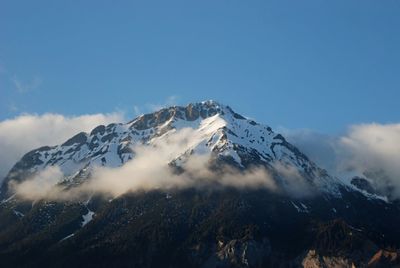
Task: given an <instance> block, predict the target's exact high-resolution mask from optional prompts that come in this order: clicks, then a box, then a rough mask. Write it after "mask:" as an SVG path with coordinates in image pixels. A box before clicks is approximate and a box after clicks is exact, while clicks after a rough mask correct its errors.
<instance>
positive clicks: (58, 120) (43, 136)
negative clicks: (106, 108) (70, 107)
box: [0, 113, 123, 184]
mask: <svg viewBox="0 0 400 268" xmlns="http://www.w3.org/2000/svg"><path fill="white" fill-rule="evenodd" d="M122 120H123V116H122V114H119V113H112V114H92V115H80V116H70V117H68V116H63V115H60V114H43V115H31V114H25V115H20V116H17V117H15V118H13V119H8V120H4V121H0V152H1V154H0V184H1V182H2V179H3V178H4V177H5V176H6V174H7V172H8V171H9V170H10V169H11V167H12V166H13V165H14V164H15V163H16V162H17V161H18V160H19V159H20V158H21V157H22V156H23V155H24V154H25V153H27V152H28V151H30V150H33V149H35V148H38V147H40V146H44V145H56V144H60V143H62V142H64V141H66V140H67V139H69V138H70V137H71V136H73V135H75V134H76V133H78V132H81V131H90V130H91V129H93V128H94V127H96V126H98V125H101V124H103V125H106V124H110V123H115V122H121V121H122Z"/></svg>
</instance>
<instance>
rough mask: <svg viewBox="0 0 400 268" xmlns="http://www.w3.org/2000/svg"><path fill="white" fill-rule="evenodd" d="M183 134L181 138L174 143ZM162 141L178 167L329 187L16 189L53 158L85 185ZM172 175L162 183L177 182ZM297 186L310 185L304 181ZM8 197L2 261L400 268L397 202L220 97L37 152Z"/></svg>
mask: <svg viewBox="0 0 400 268" xmlns="http://www.w3.org/2000/svg"><path fill="white" fill-rule="evenodd" d="M44 131H45V130H44ZM182 133H184V134H185V135H183V136H182V135H178V134H182ZM175 136H179V137H181V138H182V137H183V141H180V142H179V144H174V142H173V141H176V140H173V139H172V142H171V138H172V137H175ZM160 144H164V145H166V148H167V149H168V148H171V150H170V152H169V154H168V157H167V158H166V159H165V161H166V163H165V164H166V166H167V167H168V168H171V169H173V170H175V169H179V168H182V167H183V168H185V163H187V162H189V161H190V160H191V159H193V158H194V157H195V156H197V155H201V156H206V157H208V159H209V160H210V163H212V164H214V165H213V166H214V167H215V168H218V167H221V165H227V166H229V167H230V168H232V169H233V170H234V171H235V172H238V173H240V172H246V171H248V170H251V169H252V168H253V167H262V168H263V169H265V170H268V172H269V173H270V174H272V175H274V176H273V177H274V179H275V180H276V183H277V184H278V185H280V186H283V187H284V186H285V184H286V183H287V182H288V180H287V178H286V177H291V176H294V177H296V176H298V177H301V179H302V180H304V182H305V183H306V184H307V185H308V186H309V187H311V188H313V189H315V190H317V191H318V193H319V194H317V195H310V196H296V195H286V194H281V193H279V192H274V191H270V190H269V189H264V188H251V189H250V188H249V189H248V188H234V187H233V188H230V187H223V188H218V189H212V190H210V189H204V188H201V189H197V188H195V187H192V188H177V189H168V190H163V189H153V190H151V191H144V192H142V191H137V192H135V193H130V192H125V193H124V194H121V195H119V196H115V197H114V198H113V199H109V198H108V197H105V196H103V195H101V194H98V195H96V194H95V195H91V196H90V198H89V199H85V200H84V201H82V200H74V199H67V200H66V199H60V200H58V199H55V200H54V199H51V200H47V199H45V198H44V199H42V200H34V201H32V200H22V199H19V198H18V197H15V196H14V195H13V194H14V192H13V189H12V188H8V185H9V183H11V182H24V181H27V180H29V178H31V177H32V176H33V175H35V174H38V173H40V172H41V171H44V170H46V169H47V168H49V167H54V166H56V167H59V169H60V171H61V172H62V174H63V176H62V177H61V178H60V181H58V183H61V184H62V185H66V187H70V186H76V185H78V186H79V185H81V183H83V182H87V181H88V180H90V178H91V175H92V174H93V172H95V170H96V169H97V168H98V167H106V168H111V169H114V168H117V170H118V167H121V169H122V168H124V167H126V166H127V165H129V164H131V163H132V162H133V161H135V159H137V158H138V157H139V153H140V148H142V147H144V148H149V149H150V150H152V149H154V150H156V149H157V148H159V147H160ZM172 148H173V149H172ZM150 162H151V161H150ZM148 168H149V169H151V168H154V167H152V166H151V165H150V166H149V167H148ZM282 169H283V170H284V172H282ZM288 171H289V172H288ZM171 174H172V173H171ZM171 174H166V175H165V178H163V179H165V180H167V181H168V180H169V179H170V178H169V177H168V176H170V175H171ZM218 178H219V177H218ZM43 186H44V185H39V186H38V187H43ZM291 187H292V188H299V189H301V187H302V185H301V182H300V181H297V180H294V183H292V185H291ZM0 200H1V201H0V260H1V261H2V265H3V264H4V265H5V266H4V267H38V266H39V267H71V266H74V267H110V266H114V267H161V266H162V267H354V265H356V267H369V266H368V265H369V263H373V265H375V266H370V267H379V265H383V266H382V267H396V265H399V263H400V258H398V257H396V256H398V254H399V253H398V251H397V250H396V249H398V248H400V229H399V228H398V226H399V225H400V204H399V202H398V201H393V202H389V201H388V200H386V199H384V198H382V197H379V196H378V195H376V193H375V192H374V191H373V189H371V187H370V185H369V184H367V182H366V181H364V180H363V179H362V178H357V179H354V180H353V181H352V182H351V183H350V182H345V181H342V180H339V179H337V178H335V177H332V176H330V175H329V174H328V173H327V172H326V171H325V170H323V169H321V168H319V167H318V166H317V165H316V164H315V163H313V162H312V161H310V159H308V158H307V156H306V155H304V154H303V153H302V152H301V151H299V150H298V149H297V148H296V147H295V146H293V145H292V144H290V143H289V142H287V141H286V140H285V138H284V137H283V136H282V135H280V134H278V133H275V132H274V131H273V130H272V129H271V128H270V127H269V126H266V125H262V124H259V123H257V122H255V121H253V120H250V119H247V118H245V117H243V116H241V115H239V114H238V113H236V112H234V111H233V110H232V109H231V108H230V107H229V106H225V105H222V104H220V103H218V102H215V101H205V102H199V103H191V104H189V105H187V106H185V107H182V106H173V107H168V108H165V109H161V110H159V111H156V112H154V113H150V114H145V115H142V116H139V117H137V118H135V119H134V120H132V121H130V122H127V123H115V124H110V125H108V126H102V125H101V126H98V127H96V128H94V129H93V130H92V131H91V132H90V133H83V132H82V133H79V134H77V135H75V136H74V137H72V138H70V139H69V140H67V141H66V142H64V143H63V144H61V145H56V146H45V147H41V148H38V149H35V150H33V151H31V152H28V153H27V154H26V155H24V156H23V157H22V159H21V160H20V161H18V162H17V163H16V164H15V165H14V167H13V168H12V169H11V171H10V172H9V174H8V175H7V177H6V178H5V180H4V183H3V185H2V188H1V192H0ZM387 256H390V258H388V257H387ZM393 256H395V257H393Z"/></svg>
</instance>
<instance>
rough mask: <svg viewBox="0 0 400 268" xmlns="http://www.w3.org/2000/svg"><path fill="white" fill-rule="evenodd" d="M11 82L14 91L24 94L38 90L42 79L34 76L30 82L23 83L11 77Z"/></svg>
mask: <svg viewBox="0 0 400 268" xmlns="http://www.w3.org/2000/svg"><path fill="white" fill-rule="evenodd" d="M11 81H12V82H13V84H14V86H15V89H16V90H17V91H18V92H19V93H26V92H29V91H32V90H34V89H36V88H38V87H39V86H40V85H41V84H42V79H41V78H40V77H38V76H34V77H33V78H32V79H31V80H30V81H28V82H24V81H22V80H21V79H19V78H18V77H17V76H16V75H14V76H13V77H11Z"/></svg>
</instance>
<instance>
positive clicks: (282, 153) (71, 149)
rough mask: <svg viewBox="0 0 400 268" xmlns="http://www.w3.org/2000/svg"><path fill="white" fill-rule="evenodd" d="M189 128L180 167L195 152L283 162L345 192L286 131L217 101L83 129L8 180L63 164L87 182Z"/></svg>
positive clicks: (33, 156)
mask: <svg viewBox="0 0 400 268" xmlns="http://www.w3.org/2000/svg"><path fill="white" fill-rule="evenodd" d="M186 128H188V129H191V130H193V133H192V135H191V136H190V138H189V141H188V142H186V144H185V146H182V148H180V150H179V151H178V152H176V155H173V156H172V158H171V159H169V161H171V163H173V164H175V165H179V162H180V161H185V158H187V157H190V155H193V154H202V155H204V154H209V155H210V157H213V158H214V159H216V160H217V161H222V162H224V163H229V164H231V165H233V166H235V167H236V168H238V169H246V168H248V167H250V166H257V165H262V166H265V167H266V168H268V169H269V170H271V171H274V170H275V167H274V165H275V164H276V163H280V164H281V165H284V166H285V167H291V168H294V169H295V170H297V171H298V172H299V174H301V175H302V176H304V177H305V178H307V180H308V181H309V182H310V183H311V184H313V185H314V186H317V187H318V188H319V189H321V190H323V191H325V192H329V193H331V194H336V195H337V194H340V193H339V191H338V185H339V184H340V182H339V181H338V180H337V179H335V178H333V177H330V176H329V175H328V174H327V173H326V172H325V171H324V170H322V169H320V168H318V167H317V166H316V165H315V164H314V163H313V162H311V161H310V160H309V159H308V158H307V157H306V156H305V155H304V154H302V153H301V152H300V151H299V150H298V149H297V148H296V147H294V146H293V145H291V144H290V143H288V142H287V141H286V140H285V138H284V137H283V136H282V135H280V134H277V133H275V132H274V131H273V130H272V129H271V128H270V127H269V126H266V125H262V124H259V123H256V122H255V121H253V120H250V119H247V118H245V117H243V116H241V115H240V114H238V113H236V112H234V111H233V110H232V109H231V108H230V107H229V106H225V105H221V104H219V103H218V102H215V101H204V102H199V103H191V104H189V105H187V106H186V107H181V106H173V107H169V108H165V109H161V110H160V111H157V112H154V113H150V114H145V115H142V116H139V117H138V118H136V119H134V120H132V121H130V122H128V123H115V124H110V125H108V126H103V125H101V126H98V127H96V128H94V129H93V130H92V131H91V132H90V133H84V132H81V133H79V134H77V135H75V136H74V137H72V138H70V139H69V140H67V141H66V142H64V143H63V144H61V145H57V146H52V147H49V146H45V147H41V148H38V149H36V150H33V151H31V152H29V153H27V154H26V155H25V156H24V157H23V158H22V159H21V160H20V161H19V162H18V163H17V164H16V165H15V166H14V167H13V168H12V170H11V171H10V173H9V174H8V176H7V178H6V179H5V180H4V181H5V183H7V182H9V181H11V180H16V181H21V180H23V179H25V178H27V177H29V176H30V175H32V174H35V173H37V172H38V171H41V170H43V169H45V168H46V167H49V166H59V167H60V169H61V171H62V172H63V173H64V175H65V178H66V179H67V180H70V181H77V180H82V179H83V178H85V177H88V176H89V174H90V172H91V170H92V169H93V168H94V167H96V166H106V167H118V166H122V165H124V164H125V163H126V162H127V161H129V160H130V159H132V158H134V157H135V152H134V151H133V150H134V146H135V145H147V146H154V145H155V144H156V143H158V142H160V141H162V140H164V139H166V138H168V137H169V136H170V135H173V134H174V133H176V132H177V131H180V130H182V129H186ZM3 192H4V191H3Z"/></svg>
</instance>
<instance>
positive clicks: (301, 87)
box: [0, 0, 400, 132]
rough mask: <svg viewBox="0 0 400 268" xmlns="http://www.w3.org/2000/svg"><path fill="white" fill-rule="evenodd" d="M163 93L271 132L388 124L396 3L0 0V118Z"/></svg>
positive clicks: (392, 114) (398, 49)
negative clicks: (220, 107) (209, 104)
mask: <svg viewBox="0 0 400 268" xmlns="http://www.w3.org/2000/svg"><path fill="white" fill-rule="evenodd" d="M169 96H177V99H176V101H177V103H178V104H185V103H187V102H191V101H199V100H204V99H216V100H219V101H221V102H223V103H225V104H229V105H231V106H232V107H233V108H235V110H236V111H238V112H239V113H242V114H244V115H247V116H250V117H253V118H256V119H257V120H258V121H260V122H263V123H266V124H269V125H271V126H273V127H277V126H285V127H287V128H310V129H314V130H319V131H322V132H337V131H340V130H342V129H344V128H345V127H347V126H348V125H350V124H355V123H362V122H366V123H367V122H379V123H389V122H399V115H400V112H399V103H400V1H397V0H374V1H369V0H359V1H352V0H343V1H341V0H335V1H322V0H315V1H307V0H305V1H297V0H293V1H285V0H279V1H278V0H277V1H267V0H263V1H244V0H240V1H234V0H230V1H222V0H212V1H204V0H202V1H187V0H185V1H148V0H147V1H53V0H51V1H19V0H9V1H4V0H0V120H4V119H6V118H11V117H14V116H16V115H18V114H20V113H23V112H25V113H38V114H42V113H45V112H54V113H61V114H65V115H78V114H86V113H98V112H101V113H106V112H113V111H115V110H116V109H120V110H123V111H125V112H126V113H127V115H128V117H129V116H133V115H134V109H133V107H134V106H135V105H136V106H139V107H142V109H145V108H144V107H146V105H147V104H150V103H163V102H165V100H166V99H167V98H168V97H169Z"/></svg>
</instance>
